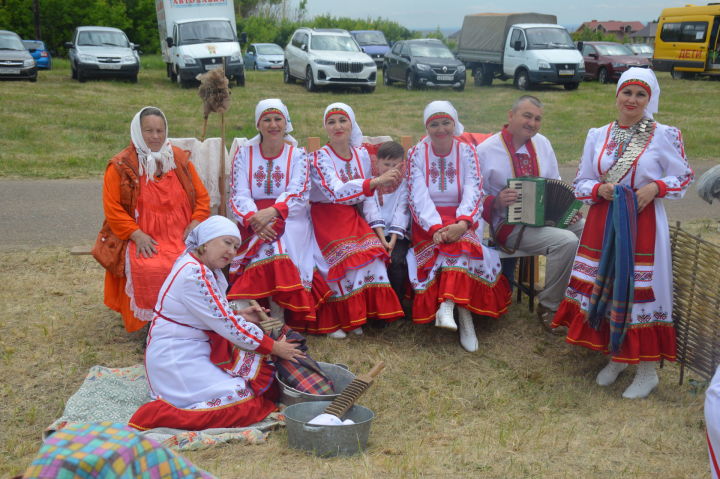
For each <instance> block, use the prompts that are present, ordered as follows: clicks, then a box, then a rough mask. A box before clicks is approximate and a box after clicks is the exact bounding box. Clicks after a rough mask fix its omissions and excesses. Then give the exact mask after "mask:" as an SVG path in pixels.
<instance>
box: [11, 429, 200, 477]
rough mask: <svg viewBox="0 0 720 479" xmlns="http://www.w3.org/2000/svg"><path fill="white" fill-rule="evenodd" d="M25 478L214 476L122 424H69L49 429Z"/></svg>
mask: <svg viewBox="0 0 720 479" xmlns="http://www.w3.org/2000/svg"><path fill="white" fill-rule="evenodd" d="M23 477H24V478H48V479H50V478H53V479H54V478H63V479H76V478H77V479H85V478H102V477H117V478H131V477H143V478H147V479H160V478H168V479H170V478H172V479H190V478H193V479H195V478H212V477H213V476H211V475H210V474H208V473H207V472H205V471H203V470H201V469H198V468H197V467H195V466H194V465H193V464H192V463H191V462H190V461H188V460H187V459H185V458H183V457H182V456H180V455H177V454H175V453H174V452H172V451H171V450H170V449H167V448H166V447H163V446H162V445H160V444H159V443H157V442H155V441H153V440H152V439H150V438H148V437H145V436H143V435H142V434H140V433H138V432H137V431H136V430H134V429H132V428H130V427H128V426H126V425H125V424H120V423H113V422H100V423H88V424H74V425H69V426H67V427H65V428H63V429H60V430H58V431H56V432H55V433H54V434H52V435H51V436H50V437H49V438H48V439H47V440H46V441H45V443H44V444H43V445H42V447H41V448H40V451H39V452H38V454H37V456H36V457H35V459H34V460H33V462H32V463H31V464H30V466H29V467H28V468H27V470H26V471H25V474H24V475H23Z"/></svg>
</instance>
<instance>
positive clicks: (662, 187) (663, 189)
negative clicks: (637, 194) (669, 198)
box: [655, 180, 668, 198]
mask: <svg viewBox="0 0 720 479" xmlns="http://www.w3.org/2000/svg"><path fill="white" fill-rule="evenodd" d="M655 184H656V185H657V186H658V194H657V197H658V198H664V197H665V195H667V190H668V187H667V185H666V184H665V182H664V181H662V180H655Z"/></svg>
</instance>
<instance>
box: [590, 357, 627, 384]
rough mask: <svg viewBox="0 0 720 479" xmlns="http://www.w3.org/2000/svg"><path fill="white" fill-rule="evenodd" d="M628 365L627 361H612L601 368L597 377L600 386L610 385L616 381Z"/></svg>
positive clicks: (596, 380)
mask: <svg viewBox="0 0 720 479" xmlns="http://www.w3.org/2000/svg"><path fill="white" fill-rule="evenodd" d="M627 366H628V365H627V363H617V362H615V361H610V362H609V363H608V364H607V366H605V367H604V368H602V369H601V370H600V372H599V373H598V375H597V378H595V382H597V383H598V384H599V385H600V386H610V385H611V384H612V383H614V382H615V380H616V379H617V377H618V376H619V375H620V373H621V372H623V371H625V369H627Z"/></svg>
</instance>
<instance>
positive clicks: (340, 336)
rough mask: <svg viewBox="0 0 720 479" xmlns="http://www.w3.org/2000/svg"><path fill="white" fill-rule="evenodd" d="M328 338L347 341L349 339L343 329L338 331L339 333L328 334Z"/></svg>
mask: <svg viewBox="0 0 720 479" xmlns="http://www.w3.org/2000/svg"><path fill="white" fill-rule="evenodd" d="M328 338H333V339H345V338H347V334H345V331H343V330H342V329H338V330H337V331H333V332H332V333H330V334H328Z"/></svg>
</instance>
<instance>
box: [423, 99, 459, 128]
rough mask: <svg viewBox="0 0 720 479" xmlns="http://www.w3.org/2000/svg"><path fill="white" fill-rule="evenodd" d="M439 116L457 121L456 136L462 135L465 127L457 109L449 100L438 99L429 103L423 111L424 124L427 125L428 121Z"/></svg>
mask: <svg viewBox="0 0 720 479" xmlns="http://www.w3.org/2000/svg"><path fill="white" fill-rule="evenodd" d="M437 116H445V117H448V118H450V119H451V120H452V121H454V122H455V129H454V130H453V135H454V136H460V135H462V134H463V132H464V131H465V127H464V126H463V124H462V123H460V120H458V113H457V110H455V107H454V106H452V103H450V102H449V101H443V100H437V101H431V102H430V103H428V105H427V106H426V107H425V111H423V124H424V125H425V126H426V127H427V124H428V121H429V120H430V119H431V118H434V117H437Z"/></svg>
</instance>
